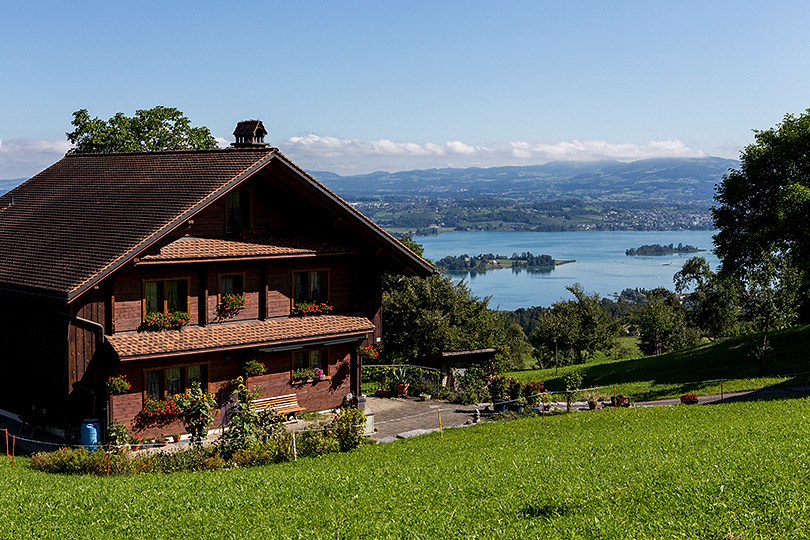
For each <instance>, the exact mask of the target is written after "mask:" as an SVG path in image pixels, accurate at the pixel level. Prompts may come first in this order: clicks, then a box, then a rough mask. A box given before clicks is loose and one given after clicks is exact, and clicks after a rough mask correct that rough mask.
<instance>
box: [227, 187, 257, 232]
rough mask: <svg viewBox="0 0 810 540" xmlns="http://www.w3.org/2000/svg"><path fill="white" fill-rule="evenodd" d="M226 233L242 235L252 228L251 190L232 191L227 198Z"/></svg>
mask: <svg viewBox="0 0 810 540" xmlns="http://www.w3.org/2000/svg"><path fill="white" fill-rule="evenodd" d="M225 215H226V224H225V231H226V232H229V233H240V232H242V231H244V230H246V229H249V228H250V224H251V221H250V190H247V189H240V190H236V191H231V192H230V193H228V196H227V197H226V198H225Z"/></svg>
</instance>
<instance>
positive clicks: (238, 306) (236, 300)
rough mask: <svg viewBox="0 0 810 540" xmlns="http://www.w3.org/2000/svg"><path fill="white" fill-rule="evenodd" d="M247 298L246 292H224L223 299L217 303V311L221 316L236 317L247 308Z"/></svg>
mask: <svg viewBox="0 0 810 540" xmlns="http://www.w3.org/2000/svg"><path fill="white" fill-rule="evenodd" d="M246 305H247V298H245V295H244V294H223V295H222V300H221V301H220V302H219V304H217V313H219V316H220V317H234V316H236V315H238V314H239V312H240V311H242V310H243V309H245V306H246Z"/></svg>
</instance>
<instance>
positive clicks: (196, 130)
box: [66, 106, 217, 154]
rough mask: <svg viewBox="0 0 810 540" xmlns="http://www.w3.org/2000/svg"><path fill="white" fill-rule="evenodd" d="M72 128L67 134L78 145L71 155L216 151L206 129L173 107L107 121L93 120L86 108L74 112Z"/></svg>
mask: <svg viewBox="0 0 810 540" xmlns="http://www.w3.org/2000/svg"><path fill="white" fill-rule="evenodd" d="M71 125H72V126H73V127H74V128H75V129H74V130H73V131H71V132H69V133H66V135H67V138H68V140H69V141H70V142H71V143H73V144H74V145H75V146H74V147H73V148H71V149H70V150H68V153H69V154H89V153H100V154H106V153H112V152H158V151H161V150H194V149H198V150H199V149H210V148H217V141H216V139H214V136H213V135H211V131H210V130H209V129H208V128H207V127H191V122H190V121H189V119H188V118H186V117H185V115H183V113H182V112H180V111H178V110H177V109H175V108H172V107H162V106H157V107H154V108H152V109H142V110H138V111H135V116H133V117H131V118H130V117H128V116H125V115H124V114H123V113H117V114H116V115H115V116H113V117H112V118H110V119H109V120H106V121H105V120H101V119H100V118H98V117H95V118H90V115H89V114H88V113H87V109H80V110H78V111H76V112H74V113H73V121H72V122H71Z"/></svg>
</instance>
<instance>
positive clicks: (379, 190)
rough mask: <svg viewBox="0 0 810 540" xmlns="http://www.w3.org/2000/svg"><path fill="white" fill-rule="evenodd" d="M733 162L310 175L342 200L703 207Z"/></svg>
mask: <svg viewBox="0 0 810 540" xmlns="http://www.w3.org/2000/svg"><path fill="white" fill-rule="evenodd" d="M738 166H739V162H737V161H736V160H731V159H723V158H717V157H708V158H666V159H645V160H640V161H634V162H631V163H622V162H619V161H593V162H569V161H566V162H552V163H546V164H545V165H531V166H524V167H494V168H488V169H482V168H475V167H473V168H468V169H427V170H413V171H403V172H396V173H389V172H375V173H369V174H362V175H355V176H340V175H337V174H334V173H330V172H313V173H312V174H313V176H315V178H317V179H318V180H320V181H321V182H323V183H324V184H326V186H327V187H328V188H329V189H331V190H333V191H335V192H336V193H337V194H339V195H341V196H342V197H344V198H350V199H357V198H362V197H370V196H378V197H380V196H381V197H394V196H407V195H421V196H424V197H441V198H454V199H480V198H507V199H516V200H524V201H526V200H534V201H550V200H560V199H572V198H573V199H580V200H585V201H588V200H598V201H615V202H619V201H621V202H632V201H644V202H662V203H681V204H683V203H686V204H705V205H709V204H711V202H712V197H713V196H714V187H715V184H717V183H719V182H720V180H721V178H722V176H723V174H724V173H726V172H727V171H728V169H730V168H736V167H738Z"/></svg>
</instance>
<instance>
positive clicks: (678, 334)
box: [630, 287, 700, 355]
mask: <svg viewBox="0 0 810 540" xmlns="http://www.w3.org/2000/svg"><path fill="white" fill-rule="evenodd" d="M630 320H631V321H632V323H633V325H634V326H635V327H636V328H638V331H639V334H640V337H639V342H638V348H639V349H640V350H641V352H643V353H644V354H646V355H655V354H663V353H665V352H669V351H675V350H678V349H683V348H686V347H693V346H695V345H697V344H698V342H699V341H700V333H699V332H698V330H697V329H696V328H694V327H691V326H689V325H688V324H687V322H686V310H685V309H684V307H683V305H682V304H681V302H680V300H679V299H678V296H677V295H676V294H675V293H673V292H672V291H668V290H667V289H664V288H663V287H658V288H655V289H653V290H651V291H649V292H648V293H647V302H646V303H644V304H641V305H640V306H638V307H637V308H636V309H635V311H634V312H633V315H632V316H631V317H630Z"/></svg>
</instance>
